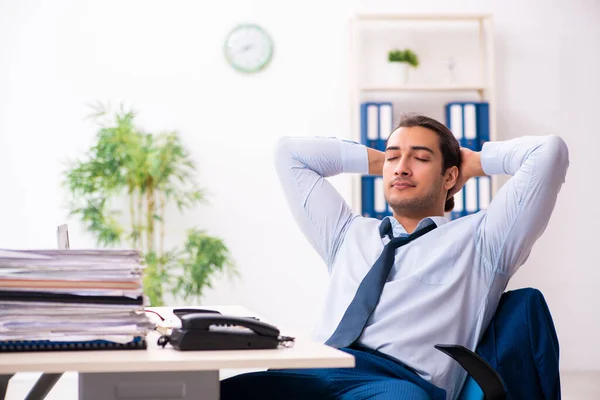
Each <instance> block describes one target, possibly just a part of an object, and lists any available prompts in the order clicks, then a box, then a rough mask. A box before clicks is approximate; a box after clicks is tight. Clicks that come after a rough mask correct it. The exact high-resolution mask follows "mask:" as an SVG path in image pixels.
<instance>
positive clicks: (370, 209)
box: [361, 176, 375, 218]
mask: <svg viewBox="0 0 600 400" xmlns="http://www.w3.org/2000/svg"><path fill="white" fill-rule="evenodd" d="M374 178H375V177H373V176H363V177H362V178H361V204H362V210H361V211H362V215H363V217H366V218H375V191H374V189H375V183H374Z"/></svg>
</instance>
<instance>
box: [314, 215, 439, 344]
mask: <svg viewBox="0 0 600 400" xmlns="http://www.w3.org/2000/svg"><path fill="white" fill-rule="evenodd" d="M436 227H437V226H436V225H435V223H431V224H430V225H428V226H426V227H425V228H421V229H419V230H418V231H415V232H413V233H411V234H410V235H407V236H400V237H397V238H395V237H394V236H393V234H392V224H391V223H390V220H389V218H385V219H384V220H383V221H382V222H381V225H380V226H379V233H380V234H381V237H382V238H383V236H385V235H387V236H389V238H390V239H391V240H390V241H389V242H388V244H386V245H385V247H384V248H383V251H382V252H381V255H380V256H379V258H378V259H377V261H375V264H373V267H371V269H370V270H369V272H368V273H367V275H366V276H365V277H364V279H363V280H362V282H361V283H360V285H359V286H358V289H357V290H356V294H355V295H354V298H353V299H352V302H351V303H350V305H349V306H348V308H347V309H346V312H345V313H344V316H343V317H342V320H341V321H340V324H339V325H338V327H337V329H336V330H335V332H333V334H332V335H331V337H330V338H329V339H328V340H327V341H326V342H325V344H327V345H329V346H332V347H336V348H342V347H348V346H350V345H351V344H353V343H354V342H355V341H356V339H358V338H359V336H360V335H361V333H362V330H363V329H364V327H365V325H366V323H367V320H368V319H369V317H370V316H371V314H372V313H373V310H375V306H377V303H378V302H379V297H380V296H381V291H382V290H383V285H385V282H386V281H387V278H388V275H389V274H390V271H391V270H392V266H393V265H394V259H395V258H396V249H398V248H399V247H401V246H404V245H405V244H407V243H409V242H411V241H413V240H415V239H417V238H419V237H421V236H423V235H424V234H426V233H428V232H430V231H432V230H434V229H435V228H436Z"/></svg>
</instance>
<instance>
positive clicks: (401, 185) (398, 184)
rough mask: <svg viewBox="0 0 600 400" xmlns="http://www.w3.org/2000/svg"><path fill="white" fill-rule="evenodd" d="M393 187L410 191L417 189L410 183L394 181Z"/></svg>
mask: <svg viewBox="0 0 600 400" xmlns="http://www.w3.org/2000/svg"><path fill="white" fill-rule="evenodd" d="M392 187H393V188H394V189H408V188H412V187H415V185H413V184H410V183H408V182H401V181H394V182H392Z"/></svg>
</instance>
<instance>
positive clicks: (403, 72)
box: [389, 62, 410, 85]
mask: <svg viewBox="0 0 600 400" xmlns="http://www.w3.org/2000/svg"><path fill="white" fill-rule="evenodd" d="M389 64H390V78H391V80H392V82H393V83H394V84H397V85H406V84H407V83H408V69H409V67H410V65H408V63H406V62H389Z"/></svg>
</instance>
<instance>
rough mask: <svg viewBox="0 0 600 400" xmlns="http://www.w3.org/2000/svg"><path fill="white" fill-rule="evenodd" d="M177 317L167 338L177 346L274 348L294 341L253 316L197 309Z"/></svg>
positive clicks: (182, 348) (236, 348) (216, 348)
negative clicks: (175, 325)
mask: <svg viewBox="0 0 600 400" xmlns="http://www.w3.org/2000/svg"><path fill="white" fill-rule="evenodd" d="M179 319H180V320H181V328H174V329H173V331H172V332H171V335H170V337H169V338H168V342H170V343H171V345H173V347H174V348H175V349H177V350H241V349H274V348H276V347H278V346H279V344H283V345H287V344H289V343H291V342H293V341H294V338H291V337H285V336H280V335H279V329H278V328H276V327H275V326H273V325H269V324H267V323H265V322H262V321H259V320H258V319H255V318H249V317H235V316H230V315H222V314H217V313H202V312H201V313H185V314H183V315H181V316H180V317H179ZM159 344H161V343H160V342H159ZM164 344H166V343H164ZM164 344H163V346H164Z"/></svg>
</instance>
